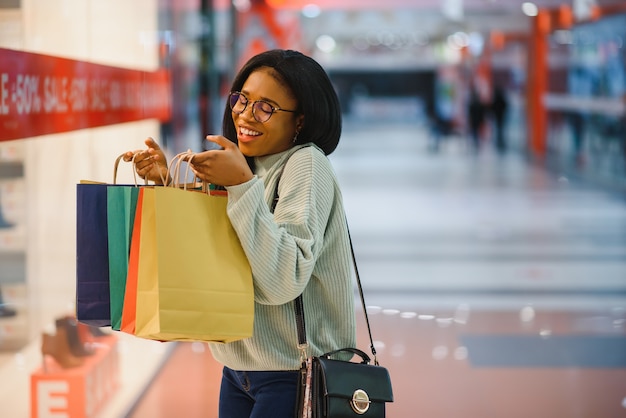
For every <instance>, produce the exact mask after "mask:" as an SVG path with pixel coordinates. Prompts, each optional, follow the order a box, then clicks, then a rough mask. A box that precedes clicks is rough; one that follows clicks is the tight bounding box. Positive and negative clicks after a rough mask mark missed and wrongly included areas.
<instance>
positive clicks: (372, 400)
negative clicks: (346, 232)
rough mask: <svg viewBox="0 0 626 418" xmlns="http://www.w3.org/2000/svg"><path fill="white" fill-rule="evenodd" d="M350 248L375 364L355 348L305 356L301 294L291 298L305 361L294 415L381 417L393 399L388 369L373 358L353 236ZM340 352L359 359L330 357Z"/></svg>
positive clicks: (308, 417)
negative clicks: (345, 359)
mask: <svg viewBox="0 0 626 418" xmlns="http://www.w3.org/2000/svg"><path fill="white" fill-rule="evenodd" d="M350 249H351V252H352V261H353V264H354V269H355V273H356V280H357V284H358V287H359V294H360V296H361V304H362V305H363V312H364V314H365V322H366V324H367V331H368V334H369V339H370V349H371V351H372V355H373V357H374V364H370V357H369V356H368V355H367V354H366V353H364V352H363V351H361V350H359V349H358V348H340V349H338V350H335V351H331V352H329V353H326V354H323V355H321V356H319V357H307V356H306V348H307V342H306V327H305V322H304V305H303V303H302V296H298V297H297V298H296V299H295V301H294V309H295V313H296V323H297V325H298V348H299V349H300V350H301V353H302V358H303V359H306V360H304V361H303V363H302V367H301V369H300V382H299V388H298V399H297V401H296V418H355V417H367V418H383V417H384V416H385V404H386V403H387V402H393V391H392V387H391V378H390V376H389V372H388V371H387V369H386V368H384V367H382V366H380V365H379V364H378V360H377V358H376V349H375V348H374V341H373V339H372V331H371V328H370V323H369V318H368V316H367V309H366V306H365V298H364V296H363V288H362V287H361V279H360V278H359V271H358V268H357V266H356V259H355V257H354V248H353V247H352V239H350ZM340 353H351V354H353V358H354V357H355V356H358V357H360V362H352V361H343V360H336V359H332V358H331V357H332V356H334V355H335V354H340Z"/></svg>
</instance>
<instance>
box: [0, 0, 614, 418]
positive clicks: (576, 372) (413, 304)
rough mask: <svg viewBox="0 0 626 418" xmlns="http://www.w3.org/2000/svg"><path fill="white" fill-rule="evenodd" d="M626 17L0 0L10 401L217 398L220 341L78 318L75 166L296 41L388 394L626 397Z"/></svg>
mask: <svg viewBox="0 0 626 418" xmlns="http://www.w3.org/2000/svg"><path fill="white" fill-rule="evenodd" d="M625 41H626V2H624V0H536V1H534V2H524V1H522V0H385V1H380V0H317V1H314V0H233V1H232V2H230V1H228V0H133V1H127V0H107V1H102V0H0V382H1V383H0V416H2V417H7V418H22V417H28V416H30V417H56V418H61V417H99V418H119V417H129V418H146V417H147V418H157V417H164V418H169V417H203V418H205V417H206V418H211V417H217V406H216V405H217V396H218V392H219V381H220V376H221V368H220V366H219V365H218V364H217V363H216V362H215V360H214V359H213V358H212V357H211V355H210V353H209V351H208V350H207V347H206V345H205V344H203V343H200V342H193V343H192V342H159V341H153V340H149V339H143V338H138V337H135V336H133V335H131V334H128V333H124V332H118V331H113V330H111V329H110V328H108V327H103V328H96V327H90V326H85V325H84V324H77V323H76V321H75V317H74V315H75V310H76V306H75V304H76V303H75V301H76V270H77V262H76V259H77V257H76V254H77V244H76V242H77V234H76V230H77V228H76V225H77V196H76V190H77V186H76V185H77V184H78V183H80V182H81V180H90V181H98V182H105V183H112V182H113V180H114V179H113V178H112V176H113V166H114V162H115V159H116V157H117V156H118V155H120V154H121V153H122V152H124V151H127V150H131V149H138V148H142V147H143V141H144V139H145V138H146V137H148V136H151V137H154V138H155V139H157V140H158V142H160V143H161V144H163V145H164V146H165V148H166V151H167V153H168V155H174V154H176V153H178V152H181V151H184V150H187V149H191V150H193V151H201V150H202V149H203V147H204V145H205V144H204V137H205V135H207V134H209V133H219V132H221V118H222V113H223V111H224V103H225V97H226V95H227V94H228V89H229V86H230V83H231V81H232V76H233V75H234V74H235V73H236V71H237V70H238V68H239V67H240V66H241V65H242V64H243V63H244V62H245V61H246V60H247V59H248V58H249V57H251V56H252V55H254V54H256V53H258V52H260V51H263V50H267V49H273V48H284V49H296V50H300V51H302V52H304V53H306V54H307V55H310V56H312V57H314V58H315V59H316V60H317V61H318V62H320V64H322V66H323V67H324V68H325V69H326V71H327V72H328V74H329V75H330V78H331V80H332V81H333V83H334V85H335V87H336V90H337V93H338V95H339V97H340V101H341V104H342V110H343V117H344V127H343V134H342V139H341V142H340V145H339V147H338V148H337V150H336V151H335V152H334V153H333V154H331V155H330V159H331V161H332V163H333V166H334V167H335V170H336V172H337V175H338V177H339V180H340V183H341V187H342V190H343V196H344V201H345V205H346V211H347V216H348V220H349V223H350V227H351V231H352V236H353V239H354V245H355V252H356V258H357V262H358V264H359V270H360V275H361V279H362V282H363V287H364V291H365V298H366V301H367V306H368V312H369V315H370V320H371V325H372V332H373V337H374V340H375V343H376V347H377V351H378V359H379V361H380V363H381V364H382V365H383V366H385V367H387V368H388V370H389V372H390V375H391V379H392V383H393V388H394V398H395V399H394V402H393V403H391V404H389V405H388V407H387V416H389V417H392V418H413V417H425V418H459V417H464V418H501V417H507V418H517V417H519V418H522V417H523V418H526V417H537V418H617V417H626V194H625V193H626V45H625ZM477 115H478V116H480V117H477ZM499 115H501V117H500V116H499ZM116 180H117V181H118V182H119V183H122V184H124V183H125V184H132V182H133V181H134V179H133V175H132V170H131V168H130V167H129V165H128V164H125V165H122V166H120V168H119V172H118V173H117V179H116ZM357 306H358V305H357ZM358 317H359V321H360V322H359V347H360V348H362V349H364V350H367V347H368V341H367V338H366V337H367V335H366V330H365V328H364V323H363V320H362V318H361V312H360V310H359V316H358ZM70 337H73V338H78V340H76V339H75V340H73V341H74V342H73V343H71V342H70V343H67V341H66V344H74V348H76V344H79V345H80V346H81V349H85V350H86V348H85V345H84V343H86V342H89V343H90V344H89V346H88V348H89V349H90V350H91V351H90V352H89V353H86V354H87V355H86V360H85V359H83V360H81V361H84V363H81V366H79V367H69V366H71V365H72V364H70V363H71V361H73V360H75V359H76V357H75V356H74V357H72V358H66V359H65V361H64V362H63V361H59V360H63V359H60V358H59V357H58V356H54V355H52V356H50V355H46V356H44V352H46V353H50V351H49V350H47V349H46V348H45V347H49V344H50V343H51V341H53V340H54V341H56V342H57V343H59V341H61V340H62V339H70ZM63 341H65V340H63ZM59 344H60V343H59ZM74 355H78V354H76V353H74ZM63 366H67V367H63Z"/></svg>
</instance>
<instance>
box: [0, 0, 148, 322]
mask: <svg viewBox="0 0 626 418" xmlns="http://www.w3.org/2000/svg"><path fill="white" fill-rule="evenodd" d="M157 13H158V10H157V0H132V1H128V0H22V8H21V9H20V10H6V9H5V10H0V28H2V29H0V47H7V48H13V49H21V50H24V51H28V52H37V53H43V54H47V55H54V56H61V57H66V58H71V59H76V60H83V61H89V62H95V63H100V64H106V65H113V66H118V67H125V68H133V69H140V70H148V71H150V70H154V69H156V68H157V66H158V55H157V54H158V50H157V47H156V40H157ZM158 133H159V124H158V122H157V121H154V120H147V121H141V122H133V123H125V124H119V125H114V126H108V127H102V128H96V129H86V130H80V131H74V132H69V133H61V134H54V135H45V136H40V137H36V138H29V139H22V140H18V141H10V142H5V143H0V147H3V148H5V149H7V148H11V149H12V150H15V149H17V150H19V151H18V153H19V154H23V159H24V166H25V188H26V193H25V211H26V212H25V218H26V221H25V224H26V228H27V233H26V249H27V282H28V293H29V295H30V300H31V305H32V306H31V308H32V309H31V315H32V316H34V317H33V318H32V319H33V320H34V325H35V326H34V327H33V330H34V332H35V333H36V332H38V331H39V329H40V327H39V326H38V325H37V324H40V326H45V325H46V324H48V323H52V322H53V320H54V318H55V317H57V316H59V315H62V314H66V313H68V312H72V311H73V309H74V306H73V304H74V297H75V295H74V292H75V268H76V267H75V259H76V246H75V239H76V238H75V237H76V228H75V223H76V184H77V183H78V182H79V181H80V180H81V179H90V180H98V181H111V180H112V171H113V162H114V160H115V158H116V157H117V155H119V154H121V153H122V152H124V151H127V150H130V149H137V148H141V147H143V140H144V139H145V138H146V137H147V136H157V135H158ZM119 180H120V182H129V181H132V175H131V170H130V167H121V170H120V175H119Z"/></svg>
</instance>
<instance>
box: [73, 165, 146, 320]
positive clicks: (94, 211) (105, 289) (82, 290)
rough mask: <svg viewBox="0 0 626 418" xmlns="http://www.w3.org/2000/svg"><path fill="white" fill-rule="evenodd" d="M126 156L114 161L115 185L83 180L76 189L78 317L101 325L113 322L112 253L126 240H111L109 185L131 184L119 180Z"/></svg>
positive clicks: (113, 185)
mask: <svg viewBox="0 0 626 418" xmlns="http://www.w3.org/2000/svg"><path fill="white" fill-rule="evenodd" d="M123 157H124V154H122V155H120V156H118V157H117V159H116V160H115V163H114V165H113V184H112V185H111V184H106V183H101V182H94V181H89V180H81V182H80V183H79V184H78V185H77V190H76V202H77V210H76V317H77V319H78V320H79V321H80V322H83V323H85V324H89V325H92V326H98V327H103V326H109V325H111V308H110V302H111V294H110V269H109V263H110V258H109V255H110V250H113V251H115V250H117V248H118V245H121V244H123V242H115V241H111V242H109V236H108V234H109V227H108V222H109V219H108V214H107V213H108V207H107V206H108V197H107V196H108V190H109V187H129V186H120V185H117V184H116V181H117V170H118V166H119V163H120V161H121V160H122V159H123ZM133 173H135V171H134V170H133ZM135 186H137V178H136V176H135Z"/></svg>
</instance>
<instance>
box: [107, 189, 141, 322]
mask: <svg viewBox="0 0 626 418" xmlns="http://www.w3.org/2000/svg"><path fill="white" fill-rule="evenodd" d="M139 190H140V188H139V187H136V186H113V187H108V188H107V221H108V222H107V227H108V242H109V292H110V299H111V306H110V311H111V328H112V329H114V330H116V331H119V330H120V327H121V323H122V310H123V306H124V294H125V292H126V278H127V275H128V257H129V255H130V245H131V239H132V231H133V225H134V221H135V209H136V206H137V197H138V196H139Z"/></svg>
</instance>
